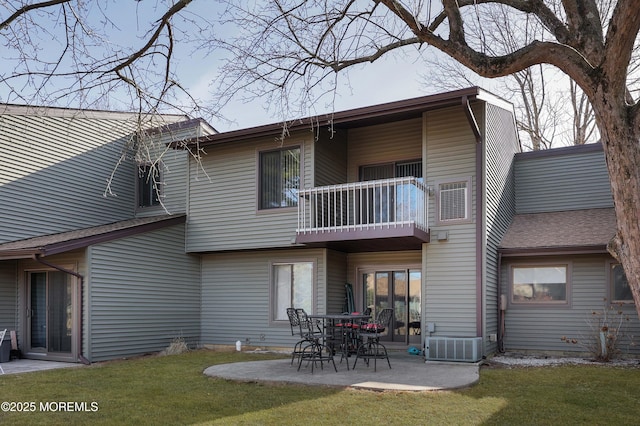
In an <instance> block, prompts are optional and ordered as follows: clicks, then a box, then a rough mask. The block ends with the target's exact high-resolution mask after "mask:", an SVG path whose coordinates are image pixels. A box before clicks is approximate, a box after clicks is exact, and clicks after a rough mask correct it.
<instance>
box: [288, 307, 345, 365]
mask: <svg viewBox="0 0 640 426" xmlns="http://www.w3.org/2000/svg"><path fill="white" fill-rule="evenodd" d="M296 314H297V316H298V321H299V322H300V330H301V335H302V336H303V338H304V339H307V340H309V341H310V344H308V345H306V346H304V347H303V348H302V352H301V354H300V357H299V361H298V371H300V367H301V366H302V361H303V360H307V364H311V374H313V368H314V367H315V365H316V363H319V365H320V368H321V369H324V366H323V364H324V363H325V362H326V363H329V362H331V363H332V364H333V369H334V370H335V371H336V373H337V372H338V368H337V367H336V363H335V361H334V360H333V349H332V348H330V347H329V346H327V345H326V344H325V339H326V338H327V336H326V335H325V334H324V331H323V330H322V329H321V328H320V327H319V325H318V323H317V322H315V321H313V320H311V319H310V318H309V316H308V315H307V313H306V312H305V310H304V309H300V308H298V309H296Z"/></svg>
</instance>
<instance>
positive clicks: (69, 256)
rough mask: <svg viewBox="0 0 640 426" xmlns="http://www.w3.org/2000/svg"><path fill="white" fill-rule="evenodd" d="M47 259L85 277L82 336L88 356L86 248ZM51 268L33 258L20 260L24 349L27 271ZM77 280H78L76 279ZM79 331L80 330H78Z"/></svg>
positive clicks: (21, 340)
mask: <svg viewBox="0 0 640 426" xmlns="http://www.w3.org/2000/svg"><path fill="white" fill-rule="evenodd" d="M45 260H46V261H47V262H48V263H50V264H53V265H56V266H60V267H63V268H66V269H69V270H71V271H74V272H76V273H78V274H80V275H81V276H82V277H83V288H82V296H83V298H82V302H81V304H82V306H81V307H79V309H81V310H82V323H83V326H82V327H83V332H84V334H83V336H82V350H83V352H82V354H83V355H85V356H87V352H86V348H87V346H86V344H87V336H88V333H87V328H86V327H85V325H86V321H87V318H88V317H87V310H88V304H87V302H88V299H87V293H86V291H87V279H86V278H87V259H86V250H84V249H80V250H74V251H69V252H66V253H63V254H58V255H55V256H47V257H46V258H45ZM46 270H51V268H50V267H49V266H47V265H43V264H41V263H39V262H36V261H35V260H32V259H23V260H20V261H18V293H17V297H18V300H17V307H18V309H17V312H18V318H19V320H18V321H19V324H18V333H17V334H18V346H19V347H20V349H22V350H24V349H25V348H26V347H27V345H26V342H25V341H24V339H25V338H26V336H25V327H26V326H27V313H26V306H27V304H26V300H25V297H26V295H27V283H26V282H25V280H26V275H27V274H26V272H25V271H46ZM75 282H77V280H76V281H75ZM77 332H80V331H79V330H77ZM74 343H75V339H74Z"/></svg>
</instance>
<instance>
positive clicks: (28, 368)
mask: <svg viewBox="0 0 640 426" xmlns="http://www.w3.org/2000/svg"><path fill="white" fill-rule="evenodd" d="M81 365H82V364H74V363H71V362H56V361H38V360H34V359H16V360H12V361H10V362H3V363H1V364H0V367H2V369H3V370H4V374H18V373H30V372H33V371H43V370H54V369H56V368H71V367H79V366H81Z"/></svg>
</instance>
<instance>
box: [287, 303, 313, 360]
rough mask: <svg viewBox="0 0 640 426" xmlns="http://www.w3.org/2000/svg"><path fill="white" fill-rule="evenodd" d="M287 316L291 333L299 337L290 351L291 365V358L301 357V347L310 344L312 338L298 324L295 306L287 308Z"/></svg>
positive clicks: (298, 319)
mask: <svg viewBox="0 0 640 426" xmlns="http://www.w3.org/2000/svg"><path fill="white" fill-rule="evenodd" d="M287 317H288V318H289V326H290V327H291V335H292V336H298V337H300V340H298V341H297V342H296V344H295V345H294V346H293V351H291V365H293V360H295V359H296V358H300V357H302V355H303V349H304V348H305V347H306V346H308V345H310V344H312V343H313V340H312V339H310V338H308V337H307V336H306V334H305V333H304V332H303V329H302V326H301V324H300V318H298V313H297V312H296V309H295V308H287Z"/></svg>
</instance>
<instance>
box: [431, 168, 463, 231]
mask: <svg viewBox="0 0 640 426" xmlns="http://www.w3.org/2000/svg"><path fill="white" fill-rule="evenodd" d="M437 189H438V196H437V205H438V222H441V223H442V224H447V223H454V222H468V221H470V220H471V178H467V179H461V180H455V181H447V182H439V183H438V184H437Z"/></svg>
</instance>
